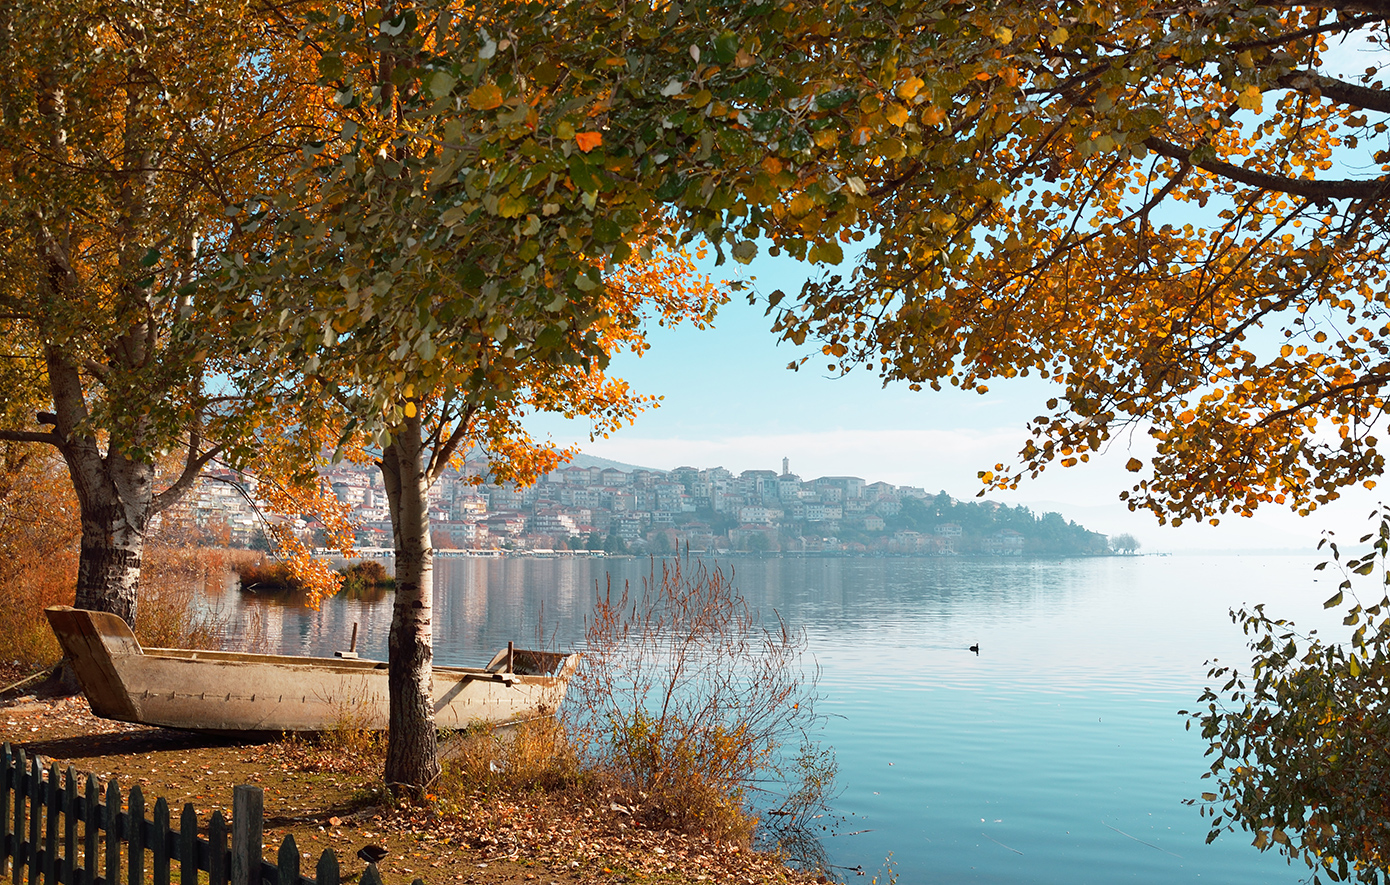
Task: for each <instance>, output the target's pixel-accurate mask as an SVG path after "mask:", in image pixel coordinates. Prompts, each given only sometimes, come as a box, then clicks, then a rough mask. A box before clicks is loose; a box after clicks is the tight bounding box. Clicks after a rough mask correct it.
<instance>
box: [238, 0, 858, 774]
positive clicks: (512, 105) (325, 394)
mask: <svg viewBox="0 0 1390 885" xmlns="http://www.w3.org/2000/svg"><path fill="white" fill-rule="evenodd" d="M824 29H825V21H824V18H823V16H822V15H820V13H819V11H818V10H815V9H811V8H809V7H808V8H806V9H801V8H798V7H788V8H774V7H770V6H745V5H743V4H730V5H728V6H723V5H720V6H699V7H698V8H697V7H690V8H688V9H687V8H676V7H661V8H658V7H653V6H649V5H644V4H636V5H632V6H619V5H617V4H611V3H595V4H561V5H554V6H552V5H548V4H543V3H510V2H503V3H498V4H495V5H488V4H484V5H477V4H474V5H470V6H463V5H460V4H456V3H450V2H445V0H428V2H417V3H409V4H387V5H383V6H379V7H370V6H368V7H363V8H361V9H354V10H351V11H343V12H342V13H341V14H336V15H333V16H327V15H324V16H317V17H316V16H310V17H309V18H308V20H307V23H306V26H305V28H304V33H305V39H306V40H307V41H308V43H309V44H310V45H311V46H312V47H313V49H314V51H315V52H317V53H318V54H319V63H318V64H319V71H320V76H321V79H322V81H323V82H324V84H325V85H326V86H327V88H329V89H330V90H331V94H332V96H333V100H334V102H335V104H336V106H337V107H338V108H340V109H341V110H340V111H339V112H338V113H339V117H340V119H339V122H338V124H337V128H336V130H335V132H334V133H333V137H332V138H328V139H325V140H324V141H322V142H316V143H314V144H311V145H308V146H307V148H306V151H305V154H306V157H307V158H308V160H307V162H306V167H305V174H306V175H307V176H308V178H309V181H310V182H311V183H310V184H308V185H307V186H306V187H305V188H304V191H300V192H297V191H294V190H286V191H278V192H273V191H272V192H267V193H266V194H265V196H264V198H263V199H262V200H259V201H250V202H248V203H247V204H246V205H245V206H244V207H243V212H244V214H243V215H241V216H238V220H239V221H240V222H241V223H242V224H243V226H244V227H245V228H247V229H261V230H270V231H273V237H272V238H273V240H274V246H273V248H270V249H267V250H266V251H264V252H262V253H258V254H256V255H253V256H251V258H250V260H248V261H246V262H245V263H244V264H243V263H242V262H239V261H231V260H229V261H227V262H225V279H226V282H225V291H226V292H227V293H228V299H229V300H228V304H229V305H232V304H234V303H235V304H236V306H234V307H233V306H229V307H228V308H227V311H228V313H229V315H232V316H234V317H235V318H236V319H234V323H235V324H236V328H237V329H238V332H237V336H238V338H239V339H240V340H243V341H250V342H256V343H257V345H258V347H259V348H260V349H261V350H262V351H263V352H265V353H268V354H272V355H273V357H272V359H273V360H282V359H283V360H287V361H289V362H290V363H294V364H296V365H297V366H298V373H297V374H296V375H295V376H294V379H295V380H294V387H295V389H297V390H299V391H301V392H302V393H304V394H306V396H305V397H304V399H303V400H302V401H303V402H304V403H305V404H306V407H309V408H310V409H312V407H313V404H314V403H316V402H331V403H333V404H334V407H335V408H340V409H342V410H343V413H344V415H345V416H347V422H346V424H345V425H344V436H343V442H344V444H345V445H346V444H350V442H351V440H352V438H353V435H354V434H358V435H363V436H365V437H366V439H367V441H368V442H369V443H370V444H375V445H376V446H378V447H379V451H380V452H381V459H380V460H381V465H382V470H383V472H384V474H385V476H386V480H387V482H386V485H387V491H388V497H389V498H390V501H391V508H392V521H393V527H394V533H395V543H396V545H397V569H398V572H397V595H396V607H395V615H394V617H393V620H392V627H391V639H390V651H391V661H390V668H391V695H392V700H391V705H392V707H391V747H390V749H389V751H388V761H387V779H388V781H390V782H392V783H394V784H398V785H403V786H405V787H406V788H409V789H419V788H420V787H422V786H423V785H424V784H426V783H427V782H428V780H429V778H430V777H431V776H432V775H433V772H434V771H435V770H436V768H435V766H436V765H437V763H436V762H435V761H434V758H433V752H432V750H433V741H434V734H433V725H432V715H431V710H430V698H429V673H430V641H431V635H430V617H429V615H430V612H429V605H430V568H429V566H430V562H429V555H430V551H429V547H428V540H427V535H426V533H425V527H426V517H425V500H426V498H425V493H426V490H427V489H428V486H429V484H430V483H431V482H433V481H434V479H435V478H436V477H437V475H438V472H439V471H441V470H443V468H444V466H445V465H446V464H447V463H448V460H449V458H450V457H451V456H452V455H453V454H454V453H455V452H457V451H459V448H460V447H461V446H463V445H465V444H466V443H472V444H479V445H481V446H482V447H483V448H486V449H488V450H489V451H491V452H492V453H493V454H494V455H495V456H496V457H495V458H494V462H493V463H494V465H495V466H496V467H497V468H498V469H500V470H501V471H502V477H501V478H508V477H513V476H514V477H517V478H523V479H524V478H528V477H530V476H533V475H534V474H535V472H536V471H537V470H539V469H543V468H544V467H545V466H547V465H549V464H552V463H554V459H555V457H556V456H557V455H558V454H559V453H557V452H555V451H554V450H553V449H549V448H548V447H546V446H545V445H540V446H537V445H535V444H533V443H532V442H531V441H529V440H527V439H526V437H525V436H524V435H520V434H521V425H520V424H519V423H518V418H519V416H520V415H521V414H523V413H524V412H526V411H529V410H544V411H558V412H562V413H565V414H570V415H587V416H590V417H591V418H592V419H593V420H594V421H595V422H596V431H598V432H606V431H607V430H608V429H610V428H612V427H614V426H616V425H617V424H618V423H620V422H622V421H625V420H627V419H628V418H629V417H630V415H631V413H632V411H633V410H634V409H635V408H636V407H637V406H638V405H640V404H641V400H640V399H638V398H636V397H635V396H634V395H633V394H631V393H630V392H629V391H628V390H627V389H626V386H625V385H623V384H622V383H621V382H618V381H616V380H614V379H609V378H606V377H605V376H604V375H603V370H604V368H605V367H606V365H607V362H608V359H609V358H610V356H611V354H612V353H613V352H614V351H615V350H616V349H620V348H625V347H635V348H638V349H641V348H642V347H644V346H645V344H644V343H643V342H642V338H641V328H642V324H643V322H644V321H645V319H646V318H648V317H650V318H655V319H659V320H662V321H665V320H673V319H680V318H690V319H695V320H697V321H700V320H702V319H703V318H704V317H705V316H706V315H707V311H708V308H709V306H710V301H709V294H708V293H707V292H705V291H704V290H702V289H701V290H688V291H687V290H682V289H681V288H679V287H672V286H671V285H670V275H669V274H664V273H662V272H661V271H660V269H659V268H658V270H657V272H656V274H655V276H650V274H651V266H650V262H651V261H653V260H661V258H660V256H663V255H664V256H667V257H668V259H669V260H672V261H676V262H678V263H679V262H682V261H683V259H682V258H680V255H681V251H680V250H681V248H682V247H683V245H684V244H686V243H689V242H690V241H691V240H692V239H695V238H704V239H705V240H707V241H708V242H709V243H711V244H712V245H713V247H714V248H715V249H717V250H719V251H720V253H721V256H722V255H724V254H732V255H733V256H734V257H735V258H736V259H738V260H742V261H746V260H749V259H751V258H752V256H753V255H754V254H755V253H756V251H757V247H756V245H755V242H754V240H755V239H756V238H757V237H758V236H760V235H761V234H762V233H763V232H765V231H770V230H771V229H772V228H773V227H774V225H775V223H776V219H777V218H778V217H779V216H780V215H781V214H783V213H782V209H781V208H780V206H781V197H782V195H783V194H784V193H785V192H786V191H788V190H789V189H791V188H792V187H793V186H795V185H797V184H798V182H799V178H798V174H797V172H796V169H797V163H798V162H800V161H801V159H802V158H803V157H804V155H805V153H806V151H807V149H808V148H809V146H810V145H811V144H812V143H813V135H814V130H813V129H812V128H811V124H812V120H811V112H812V111H813V110H814V108H815V102H814V99H815V96H816V94H817V92H818V90H819V89H820V88H821V86H820V76H821V75H820V74H819V73H817V71H818V70H819V68H820V62H819V61H818V58H817V56H818V54H819V52H820V50H818V49H815V47H814V46H811V45H810V44H818V43H819V41H821V40H822V37H821V36H820V35H823V34H824V33H827V32H826V31H825V30H824ZM807 41H809V43H808V42H807ZM808 47H809V48H808ZM837 187H838V186H837ZM808 188H809V189H810V191H811V192H813V193H814V194H820V195H822V196H823V197H824V200H822V202H824V203H825V204H826V205H831V204H832V203H833V204H835V205H839V203H835V200H834V199H832V196H833V195H832V193H831V191H827V190H825V189H824V188H823V187H821V186H819V185H807V186H806V187H803V190H807V189H808ZM832 190H833V189H832ZM303 192H308V193H312V194H313V195H314V198H313V199H311V200H305V199H303V197H302V193H303ZM801 198H802V199H814V198H813V197H812V198H808V197H805V196H804V194H803V195H802V197H801ZM840 202H841V203H842V202H843V201H842V200H841V201H840ZM782 239H783V241H784V242H785V243H787V244H788V245H787V247H788V248H792V249H794V250H799V252H800V254H807V252H808V251H809V252H811V253H813V257H819V256H825V257H834V256H836V255H838V254H839V247H838V246H836V245H834V244H833V243H828V242H824V241H823V240H824V238H823V237H820V234H819V232H818V231H814V230H808V231H803V232H801V233H799V234H797V233H785V232H784V233H783V235H782ZM725 250H727V252H726V251H725ZM633 273H637V274H639V275H641V274H648V275H649V276H648V279H650V280H652V281H653V283H652V284H647V283H643V282H642V281H641V278H640V276H638V277H634V276H633V275H632V274H633ZM238 293H240V294H238ZM238 297H239V298H240V299H241V300H240V302H237V298H238ZM273 380H274V379H272V381H273Z"/></svg>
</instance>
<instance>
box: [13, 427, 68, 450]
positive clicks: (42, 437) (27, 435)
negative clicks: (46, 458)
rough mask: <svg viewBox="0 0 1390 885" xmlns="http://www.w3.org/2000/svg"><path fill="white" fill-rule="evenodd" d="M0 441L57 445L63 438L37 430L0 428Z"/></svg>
mask: <svg viewBox="0 0 1390 885" xmlns="http://www.w3.org/2000/svg"><path fill="white" fill-rule="evenodd" d="M0 441H3V442H32V443H46V444H47V445H50V446H55V447H56V446H59V445H61V444H62V442H63V438H62V437H61V436H59V435H58V434H56V433H52V432H47V431H38V430H0Z"/></svg>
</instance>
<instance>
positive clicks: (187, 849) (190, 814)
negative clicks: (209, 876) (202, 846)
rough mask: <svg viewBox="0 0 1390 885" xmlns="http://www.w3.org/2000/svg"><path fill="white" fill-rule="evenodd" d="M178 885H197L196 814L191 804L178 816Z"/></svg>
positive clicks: (184, 807) (185, 804)
mask: <svg viewBox="0 0 1390 885" xmlns="http://www.w3.org/2000/svg"><path fill="white" fill-rule="evenodd" d="M179 885H198V812H197V811H195V810H194V809H193V803H192V802H185V803H184V804H183V814H181V815H179Z"/></svg>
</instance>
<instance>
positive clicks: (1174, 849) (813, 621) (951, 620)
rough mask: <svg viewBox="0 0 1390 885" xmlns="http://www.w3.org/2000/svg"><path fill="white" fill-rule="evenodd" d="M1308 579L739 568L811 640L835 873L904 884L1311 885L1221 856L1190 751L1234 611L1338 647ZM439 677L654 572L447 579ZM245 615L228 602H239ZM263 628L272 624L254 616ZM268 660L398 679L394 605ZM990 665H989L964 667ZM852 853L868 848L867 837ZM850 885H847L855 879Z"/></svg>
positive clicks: (975, 562) (477, 562)
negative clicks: (1314, 631) (833, 777)
mask: <svg viewBox="0 0 1390 885" xmlns="http://www.w3.org/2000/svg"><path fill="white" fill-rule="evenodd" d="M1316 561H1317V558H1316V557H1311V556H1219V555H1210V556H1171V557H1152V556H1149V557H1107V558H1099V559H1071V560H1029V559H1002V558H1001V559H983V558H982V559H975V558H958V559H956V558H932V559H916V558H887V559H884V558H864V559H796V558H783V559H763V560H759V559H752V558H735V559H731V560H728V561H727V562H726V563H725V565H726V566H727V565H732V566H733V568H734V570H735V578H736V581H735V582H736V584H737V585H738V586H739V587H740V589H741V590H742V592H743V594H744V596H745V597H746V598H747V599H748V600H749V602H750V604H752V605H753V606H754V607H755V608H760V609H762V610H764V611H769V612H770V611H771V610H773V609H775V610H776V611H777V612H778V613H780V614H781V615H782V616H783V617H784V618H785V619H787V620H788V621H789V622H790V623H791V624H792V625H793V626H797V627H802V628H804V629H805V630H806V631H807V635H808V638H809V641H810V651H811V653H812V654H813V655H814V656H815V659H816V663H818V664H819V666H820V669H821V682H820V689H821V694H822V695H823V696H824V700H823V701H822V703H821V706H820V710H821V711H822V712H823V713H825V714H827V717H828V718H827V720H826V728H825V733H824V739H825V740H826V741H827V742H829V743H830V744H831V745H833V746H834V747H835V749H836V753H837V756H838V759H839V764H840V779H839V781H840V785H841V787H842V788H843V792H842V793H841V795H840V796H839V798H838V799H837V800H836V802H835V810H836V812H837V814H839V815H840V816H841V817H842V818H843V821H842V822H840V823H838V824H837V825H836V830H837V831H838V833H839V834H838V835H834V836H827V837H826V838H825V840H824V841H825V844H826V847H827V849H828V850H829V853H830V857H831V860H832V861H833V862H834V863H836V864H838V865H840V866H842V867H846V868H854V867H862V868H863V869H864V870H866V871H867V872H868V873H870V874H872V873H874V872H875V871H878V870H880V869H881V868H882V867H883V864H884V860H885V858H887V857H888V856H889V855H890V854H891V855H892V858H893V865H894V869H895V870H896V871H897V873H898V875H899V876H900V878H901V881H903V882H905V883H911V882H990V883H1025V882H1026V883H1052V882H1056V883H1084V882H1117V881H1124V882H1151V883H1172V882H1188V881H1192V882H1196V881H1217V882H1222V883H1294V882H1300V881H1302V880H1303V879H1304V878H1305V877H1306V872H1307V871H1306V870H1304V868H1303V867H1302V865H1301V864H1300V865H1299V866H1298V867H1289V866H1287V865H1286V864H1285V863H1284V861H1283V860H1282V859H1281V858H1279V857H1278V856H1277V855H1274V854H1272V853H1265V854H1261V853H1259V852H1257V851H1256V850H1255V849H1254V848H1252V847H1251V846H1250V844H1249V843H1250V839H1249V837H1248V836H1246V835H1245V834H1243V833H1234V834H1226V835H1223V836H1222V837H1221V838H1219V839H1218V840H1217V841H1216V842H1215V843H1214V844H1212V845H1205V844H1203V842H1204V840H1205V838H1206V833H1207V826H1206V820H1205V819H1203V818H1200V817H1198V814H1197V810H1196V809H1195V808H1191V807H1188V806H1184V805H1182V804H1181V801H1182V800H1183V799H1184V798H1190V797H1194V796H1197V795H1198V794H1199V793H1201V792H1202V791H1203V790H1204V789H1208V788H1209V787H1207V786H1206V784H1207V782H1205V781H1202V780H1200V776H1201V774H1202V773H1203V772H1204V771H1205V770H1206V768H1207V764H1208V763H1207V761H1206V760H1204V758H1203V751H1204V749H1205V745H1204V742H1203V741H1202V740H1201V738H1200V737H1199V735H1198V734H1197V733H1196V732H1195V731H1193V732H1188V731H1185V730H1184V728H1183V723H1184V720H1183V718H1182V717H1180V716H1179V715H1178V712H1177V711H1178V710H1180V709H1191V708H1193V707H1195V706H1196V703H1197V697H1198V695H1199V694H1200V692H1201V690H1202V686H1203V685H1204V683H1205V681H1206V670H1207V666H1206V665H1205V661H1207V660H1208V659H1210V658H1215V657H1219V658H1221V659H1222V660H1229V661H1233V662H1239V663H1244V664H1247V665H1248V662H1249V657H1250V656H1249V653H1248V651H1246V650H1245V647H1244V640H1243V637H1242V636H1241V634H1240V631H1239V629H1238V628H1236V627H1235V626H1233V625H1232V624H1231V622H1230V619H1229V618H1228V616H1227V611H1228V609H1230V608H1232V607H1236V606H1240V605H1242V604H1252V605H1253V604H1255V603H1259V602H1264V603H1267V610H1268V611H1269V612H1270V613H1271V614H1272V615H1275V616H1278V617H1289V618H1293V619H1295V620H1296V622H1297V623H1298V625H1299V627H1300V628H1310V627H1320V628H1322V630H1321V632H1323V633H1325V634H1326V635H1327V636H1329V637H1333V638H1335V637H1338V636H1340V635H1341V634H1340V633H1339V632H1338V631H1339V629H1340V627H1339V626H1338V625H1339V621H1340V617H1339V616H1336V613H1335V612H1332V613H1328V612H1324V611H1323V610H1322V607H1321V602H1322V600H1324V599H1325V598H1327V597H1328V596H1330V595H1331V593H1332V591H1333V589H1334V588H1335V583H1336V581H1337V580H1339V578H1334V577H1333V576H1332V575H1331V574H1329V573H1322V574H1320V575H1317V576H1316V577H1318V578H1320V579H1321V580H1320V581H1315V573H1314V572H1313V570H1312V567H1313V565H1314V563H1315V562H1316ZM436 565H437V572H436V579H437V588H436V601H435V605H436V610H435V615H436V617H435V660H436V661H437V662H438V663H440V664H470V665H476V664H480V663H483V662H485V661H486V660H487V659H488V658H489V657H491V655H492V653H493V652H494V651H495V650H496V649H497V648H498V647H501V646H505V645H506V643H507V641H508V640H509V639H511V640H515V641H517V642H518V644H523V645H524V644H531V643H534V642H535V641H536V636H537V628H538V624H540V625H543V626H542V629H543V631H544V634H545V637H546V638H545V644H547V645H548V644H556V645H558V646H560V647H573V646H576V645H578V644H579V643H580V641H581V639H582V634H583V621H584V616H585V614H586V613H587V612H588V611H589V608H590V606H591V605H592V602H593V599H594V594H595V586H596V583H597V584H598V585H599V586H602V585H603V584H604V582H605V580H606V578H607V576H608V575H609V574H610V573H611V575H612V577H613V580H614V584H615V586H619V587H620V586H621V582H622V581H623V580H632V581H633V582H634V583H636V582H638V581H639V580H640V578H641V577H642V576H643V575H644V574H646V572H647V570H648V568H649V562H648V561H647V560H645V559H609V560H603V559H593V560H589V559H568V558H557V559H520V558H515V559H441V560H438V561H437V563H436ZM229 598H234V596H231V597H224V602H225V601H226V600H227V599H229ZM253 604H254V603H253ZM257 607H258V608H260V609H261V612H262V620H263V623H264V624H265V626H266V627H267V631H268V633H269V639H270V640H271V644H272V646H275V647H273V648H272V649H271V650H274V651H280V652H284V653H289V654H320V655H321V654H331V653H332V651H334V650H336V649H340V648H346V647H347V643H348V637H349V636H350V634H351V631H352V624H353V623H354V622H358V623H360V625H361V628H360V630H361V632H360V638H359V648H358V650H359V652H361V653H362V654H363V656H364V657H376V658H381V659H384V657H385V647H386V632H387V629H388V627H389V624H390V598H389V597H385V598H383V599H380V600H378V601H376V602H367V601H351V600H339V599H335V600H330V601H329V602H327V603H326V604H325V605H324V608H323V610H322V611H320V612H312V611H306V610H302V609H299V608H295V607H288V606H278V605H265V606H257ZM976 643H978V644H979V646H980V654H979V655H978V656H976V655H975V654H972V653H971V652H969V651H968V647H969V646H970V645H973V644H976ZM851 834H852V835H851ZM847 875H848V877H849V878H850V879H853V878H855V877H854V874H853V873H852V872H850V873H848V874H847Z"/></svg>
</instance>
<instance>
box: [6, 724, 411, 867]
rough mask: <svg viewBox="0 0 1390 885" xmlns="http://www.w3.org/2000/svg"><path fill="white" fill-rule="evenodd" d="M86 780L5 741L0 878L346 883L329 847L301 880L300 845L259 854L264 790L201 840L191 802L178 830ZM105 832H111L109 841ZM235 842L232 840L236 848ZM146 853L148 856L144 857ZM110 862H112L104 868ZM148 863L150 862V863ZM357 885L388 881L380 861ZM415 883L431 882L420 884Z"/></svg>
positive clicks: (157, 810)
mask: <svg viewBox="0 0 1390 885" xmlns="http://www.w3.org/2000/svg"><path fill="white" fill-rule="evenodd" d="M79 779H80V776H79V775H78V774H77V772H76V770H74V769H73V768H72V766H68V768H67V770H66V771H65V772H63V773H62V774H61V776H60V774H59V771H58V765H57V763H56V762H51V763H50V764H49V767H48V769H47V770H46V771H45V770H44V767H43V759H42V757H40V756H33V757H26V756H25V753H24V751H23V750H18V751H14V750H12V749H11V748H10V745H9V744H8V743H7V744H5V745H4V750H3V753H0V876H3V875H4V873H5V871H6V869H8V870H9V871H10V873H11V875H12V881H13V883H14V885H21V883H24V885H35V883H36V882H37V881H38V880H39V879H40V878H42V879H43V882H44V885H120V883H121V881H122V873H124V880H125V885H150V883H153V885H173V882H174V879H173V872H172V866H173V865H174V864H175V863H177V864H178V870H179V879H178V885H199V877H198V873H199V872H200V871H201V872H203V873H206V874H207V876H206V878H204V879H203V882H204V883H205V885H340V883H341V881H342V880H341V877H340V875H339V866H338V857H337V855H335V854H334V853H333V850H332V849H325V850H324V852H323V854H322V855H321V856H320V857H319V862H318V865H317V866H316V867H315V870H314V878H312V879H311V878H309V877H307V876H303V875H300V872H299V848H298V847H297V846H296V845H295V843H294V837H293V836H286V837H285V841H284V842H283V843H282V844H281V846H280V851H279V854H278V856H277V857H276V862H275V863H270V862H269V861H266V860H264V859H263V858H262V856H261V853H262V852H261V840H262V838H263V829H264V810H265V804H264V795H263V793H262V792H261V788H260V787H250V786H241V787H235V788H233V790H232V822H231V827H230V829H231V832H230V833H228V825H227V820H226V818H225V817H224V816H223V815H222V812H221V811H214V812H213V814H212V820H211V821H209V823H208V828H207V838H203V837H201V836H199V835H198V814H197V812H196V811H194V809H193V805H192V804H191V803H190V804H187V805H184V807H183V812H182V814H180V815H179V821H178V824H179V827H178V829H177V830H176V829H173V828H172V827H171V826H170V820H169V803H168V802H166V801H165V800H164V799H163V797H161V798H159V799H157V800H156V801H155V803H154V814H153V819H152V820H147V819H146V818H145V797H144V794H143V793H141V792H140V788H139V787H138V786H136V787H131V788H130V794H129V795H128V796H127V797H126V800H125V806H126V810H125V811H122V810H121V791H120V789H119V788H118V787H117V785H116V782H115V781H114V780H113V781H111V782H110V783H108V784H107V786H106V794H105V796H104V797H103V796H102V791H101V788H100V787H99V786H98V784H97V779H96V776H95V775H93V774H87V775H86V776H85V778H81V779H83V780H84V781H85V783H84V789H83V790H81V791H80V792H79V790H78V781H79ZM103 834H104V836H103ZM229 838H230V844H229ZM147 853H148V855H149V856H148V858H147V857H146V854H147ZM103 859H104V860H105V863H104V864H103ZM147 859H148V866H147V865H146V861H147ZM360 885H381V874H380V872H379V871H378V870H377V868H376V864H368V865H367V869H366V872H364V873H363V874H362V878H361V883H360ZM412 885H424V883H422V882H421V881H420V880H419V879H416V880H415V881H414V883H412Z"/></svg>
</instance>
